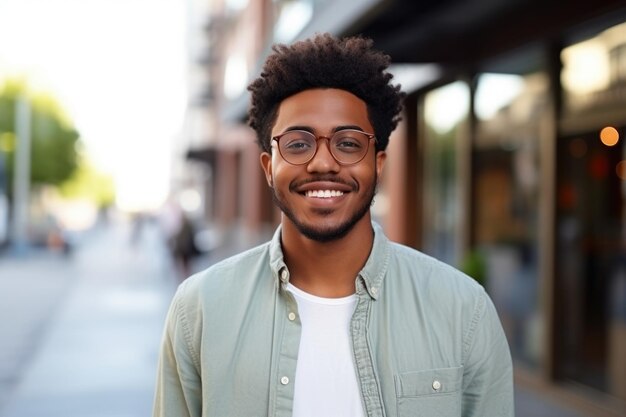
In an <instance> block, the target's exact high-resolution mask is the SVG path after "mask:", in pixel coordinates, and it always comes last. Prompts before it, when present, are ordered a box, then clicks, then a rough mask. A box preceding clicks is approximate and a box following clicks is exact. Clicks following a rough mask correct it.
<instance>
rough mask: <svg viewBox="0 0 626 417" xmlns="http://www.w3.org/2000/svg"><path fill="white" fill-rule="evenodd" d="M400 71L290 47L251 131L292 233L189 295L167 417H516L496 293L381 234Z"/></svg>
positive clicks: (337, 49)
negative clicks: (380, 201)
mask: <svg viewBox="0 0 626 417" xmlns="http://www.w3.org/2000/svg"><path fill="white" fill-rule="evenodd" d="M388 65H389V57H388V56H386V55H384V54H383V53H381V52H378V51H376V50H374V49H372V42H371V41H370V40H366V39H363V38H358V37H357V38H346V39H336V38H333V37H332V36H330V35H327V34H326V35H317V36H316V37H314V38H312V39H309V40H306V41H302V42H297V43H295V44H293V45H291V46H286V45H278V46H276V47H274V53H273V54H272V55H271V56H270V57H269V58H268V59H267V61H266V64H265V66H264V68H263V72H262V73H261V76H260V77H259V78H258V79H257V80H255V81H254V82H253V83H252V85H251V86H250V88H249V89H250V91H251V92H252V106H251V108H250V125H251V126H252V128H253V129H255V131H256V132H257V137H258V140H259V144H260V146H261V148H262V153H261V157H260V160H261V166H262V168H263V170H264V172H265V176H266V179H267V183H268V185H269V187H270V189H271V192H272V195H273V198H274V201H275V203H276V205H277V206H278V207H279V208H280V209H281V211H282V213H283V215H282V220H281V224H280V226H279V227H278V229H277V230H276V233H275V235H274V238H273V239H272V240H271V241H270V242H268V243H266V244H264V245H262V246H259V247H257V248H254V249H251V250H249V251H247V252H244V253H242V254H239V255H237V256H235V257H232V258H230V259H227V260H225V261H222V262H220V263H218V264H216V265H214V266H212V267H210V268H209V269H207V270H206V271H203V272H201V273H199V274H197V275H195V276H193V277H191V278H189V279H188V280H186V281H185V282H184V283H183V284H181V286H180V288H179V290H178V292H177V293H176V295H175V297H174V300H173V302H172V306H171V308H170V312H169V314H168V319H167V324H166V329H165V334H164V339H163V346H162V350H161V357H160V363H159V375H158V383H157V393H156V399H155V408H154V415H155V416H171V417H179V416H194V417H195V416H198V417H199V416H219V417H223V416H281V417H282V416H295V417H313V416H316V417H332V416H337V417H358V416H369V417H382V416H387V417H391V416H428V417H430V416H444V417H448V416H450V417H452V416H476V417H478V416H480V417H490V416H494V417H496V416H497V417H503V416H505V417H506V416H512V415H513V413H514V412H513V409H514V407H513V384H512V367H511V358H510V354H509V349H508V345H507V342H506V339H505V337H504V333H503V332H502V328H501V325H500V322H499V320H498V317H497V314H496V312H495V310H494V307H493V304H492V303H491V301H490V299H489V297H488V296H487V295H486V293H485V291H484V290H483V288H482V287H480V286H479V285H478V284H476V283H475V282H474V281H473V280H472V279H470V278H468V277H467V276H465V275H463V274H461V273H460V272H458V271H456V270H455V269H453V268H451V267H449V266H447V265H445V264H443V263H441V262H439V261H437V260H435V259H432V258H430V257H428V256H426V255H424V254H422V253H420V252H418V251H415V250H413V249H410V248H407V247H404V246H401V245H399V244H396V243H392V242H390V241H389V240H388V239H387V238H386V237H385V235H384V234H383V231H382V229H381V228H380V227H379V226H377V225H376V224H374V223H372V219H371V215H370V210H369V209H370V206H371V204H372V201H373V198H374V195H375V193H376V186H377V183H378V179H379V177H380V175H381V172H382V169H383V165H384V163H385V159H386V154H385V148H386V146H387V143H388V141H389V135H390V133H391V131H393V129H394V128H395V127H396V125H397V122H398V115H399V113H400V110H401V101H402V98H403V94H402V93H401V92H400V88H399V86H394V85H392V84H391V78H392V77H391V75H389V74H388V73H387V72H386V69H387V67H388Z"/></svg>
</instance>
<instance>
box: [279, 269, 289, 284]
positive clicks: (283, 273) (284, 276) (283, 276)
mask: <svg viewBox="0 0 626 417" xmlns="http://www.w3.org/2000/svg"><path fill="white" fill-rule="evenodd" d="M288 276H289V273H288V272H287V270H286V269H283V270H282V271H280V280H281V281H282V282H287V278H288Z"/></svg>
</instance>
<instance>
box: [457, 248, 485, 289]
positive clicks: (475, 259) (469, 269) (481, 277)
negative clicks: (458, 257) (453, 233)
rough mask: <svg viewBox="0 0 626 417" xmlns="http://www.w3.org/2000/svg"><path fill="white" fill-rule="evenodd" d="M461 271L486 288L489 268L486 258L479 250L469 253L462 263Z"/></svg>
mask: <svg viewBox="0 0 626 417" xmlns="http://www.w3.org/2000/svg"><path fill="white" fill-rule="evenodd" d="M460 269H461V271H463V272H464V273H466V274H467V275H469V276H470V277H472V278H474V279H475V280H476V281H477V282H478V283H479V284H480V285H482V286H485V278H486V275H487V266H486V265H485V258H484V256H483V255H482V254H481V253H480V251H479V250H477V249H475V250H472V251H470V252H468V253H467V254H466V255H465V257H464V258H463V260H462V261H461V266H460Z"/></svg>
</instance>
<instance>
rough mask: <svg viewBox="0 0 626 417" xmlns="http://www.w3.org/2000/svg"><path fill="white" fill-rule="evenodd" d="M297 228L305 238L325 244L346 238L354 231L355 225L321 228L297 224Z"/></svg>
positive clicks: (346, 224) (347, 224)
mask: <svg viewBox="0 0 626 417" xmlns="http://www.w3.org/2000/svg"><path fill="white" fill-rule="evenodd" d="M295 226H296V228H297V229H298V231H299V232H300V233H301V234H302V235H304V236H305V237H307V238H309V239H311V240H313V241H316V242H320V243H325V242H332V241H335V240H339V239H341V238H343V237H345V236H346V235H347V234H348V232H350V230H352V229H353V227H354V224H353V223H350V222H348V223H345V224H341V225H339V226H328V227H319V226H308V225H303V224H298V223H296V224H295Z"/></svg>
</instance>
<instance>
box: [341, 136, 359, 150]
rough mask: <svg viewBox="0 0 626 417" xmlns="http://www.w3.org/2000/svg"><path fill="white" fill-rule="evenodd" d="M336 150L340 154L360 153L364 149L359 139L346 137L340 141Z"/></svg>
mask: <svg viewBox="0 0 626 417" xmlns="http://www.w3.org/2000/svg"><path fill="white" fill-rule="evenodd" d="M335 149H337V150H338V151H340V152H346V153H351V152H359V151H360V150H361V149H363V145H362V144H361V142H360V141H359V140H357V139H354V138H350V137H346V138H341V139H339V140H338V141H337V142H336V143H335Z"/></svg>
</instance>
